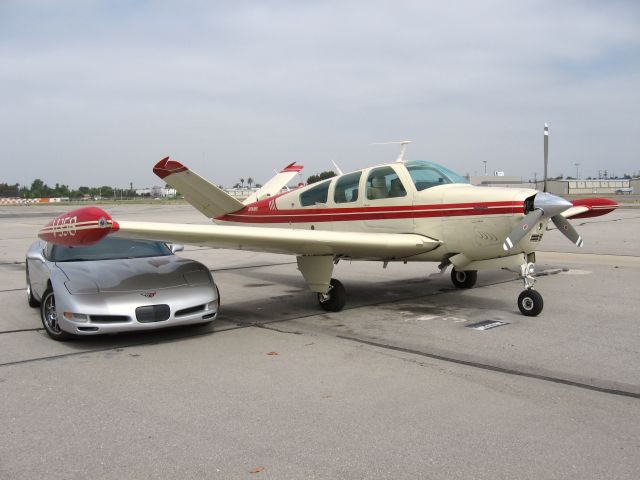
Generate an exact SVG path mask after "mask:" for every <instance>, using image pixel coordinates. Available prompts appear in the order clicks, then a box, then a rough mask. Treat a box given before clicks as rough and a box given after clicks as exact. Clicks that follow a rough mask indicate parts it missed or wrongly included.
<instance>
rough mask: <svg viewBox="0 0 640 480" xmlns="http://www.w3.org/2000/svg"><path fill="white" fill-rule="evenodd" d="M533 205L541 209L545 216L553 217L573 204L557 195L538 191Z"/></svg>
mask: <svg viewBox="0 0 640 480" xmlns="http://www.w3.org/2000/svg"><path fill="white" fill-rule="evenodd" d="M534 207H535V208H536V209H540V210H542V211H543V212H544V215H545V216H546V217H554V216H556V215H558V214H560V213H562V212H564V211H565V210H567V209H568V208H571V207H573V204H572V203H571V202H570V201H568V200H565V199H564V198H562V197H558V196H557V195H553V194H551V193H546V192H538V193H537V194H536V198H535V200H534Z"/></svg>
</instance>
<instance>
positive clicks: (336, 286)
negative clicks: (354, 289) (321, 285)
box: [318, 278, 347, 312]
mask: <svg viewBox="0 0 640 480" xmlns="http://www.w3.org/2000/svg"><path fill="white" fill-rule="evenodd" d="M330 284H331V286H330V287H329V291H328V292H327V293H318V303H320V306H321V307H322V308H323V310H326V311H327V312H339V311H340V310H342V308H343V307H344V304H345V302H346V301H347V293H346V291H345V289H344V286H343V285H342V283H341V282H340V281H339V280H336V279H335V278H332V279H331V282H330Z"/></svg>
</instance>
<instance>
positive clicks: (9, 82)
mask: <svg viewBox="0 0 640 480" xmlns="http://www.w3.org/2000/svg"><path fill="white" fill-rule="evenodd" d="M639 18H640V15H639V11H638V7H637V6H636V4H635V3H634V2H606V3H601V2H593V3H592V2H537V1H536V2H533V1H531V2H507V1H490V2H472V1H455V2H447V3H442V2H397V3H394V4H389V3H388V2H286V1H281V2H269V4H264V3H263V2H215V3H209V2H180V3H179V4H178V3H174V2H133V3H131V2H98V1H96V2H52V3H47V2H44V3H43V2H3V4H2V6H0V19H1V20H0V62H1V63H2V65H3V70H2V72H0V89H1V90H0V92H1V93H0V112H1V114H2V116H1V119H0V129H1V131H2V132H3V133H0V135H2V136H3V138H2V143H3V152H2V155H3V160H2V163H3V164H5V165H8V167H7V168H5V169H4V175H5V177H6V178H3V179H0V181H9V182H16V181H17V182H20V183H27V182H30V181H31V180H32V179H33V177H34V176H35V175H39V176H40V177H41V178H43V179H44V180H45V181H46V182H48V183H55V182H61V183H70V184H72V185H79V184H86V183H91V184H98V183H105V184H113V185H128V183H129V182H130V181H133V182H134V183H135V184H136V185H140V186H143V185H150V184H153V183H158V182H157V181H156V179H155V177H154V176H153V175H152V174H151V166H152V165H153V163H154V162H155V161H157V160H158V159H160V158H162V157H163V156H165V155H166V154H171V155H172V156H174V157H176V158H178V159H179V160H181V161H184V162H185V163H186V164H188V165H190V166H192V167H193V168H194V169H196V170H199V171H200V172H201V173H202V174H203V175H205V176H208V177H210V178H212V179H214V180H215V181H216V182H219V183H223V184H227V185H231V184H233V183H235V182H236V181H237V179H238V178H239V177H240V176H245V177H246V176H252V177H254V178H256V179H257V180H258V181H265V180H267V179H268V177H269V175H270V174H271V172H272V170H273V168H277V167H280V166H282V165H284V164H286V163H288V162H290V161H293V160H297V161H299V162H301V163H304V164H306V165H307V171H308V173H309V174H310V173H313V172H315V171H319V170H324V169H327V168H330V167H331V165H330V160H331V159H335V160H337V161H339V163H341V165H342V166H343V168H344V169H348V168H359V167H363V166H366V165H368V164H370V163H374V162H382V161H386V160H387V159H392V158H394V157H395V154H396V152H395V151H392V150H391V147H371V146H369V143H371V142H374V141H384V140H394V139H404V138H410V139H412V140H413V141H414V143H413V144H412V145H411V147H410V150H409V155H408V156H409V157H411V158H426V159H431V160H435V161H440V162H442V163H446V164H447V165H448V166H450V167H451V168H453V169H455V170H459V171H460V172H461V173H467V172H470V173H473V172H474V171H476V170H480V169H481V168H482V161H483V160H487V161H488V162H489V163H490V165H493V167H491V168H493V169H496V170H505V171H507V173H508V174H517V175H523V176H527V177H528V176H531V175H532V174H533V172H534V171H538V172H540V170H541V169H540V168H539V163H540V160H539V158H540V156H541V153H540V152H541V147H540V144H541V135H540V132H541V129H542V124H543V123H544V121H549V122H550V123H551V126H552V139H553V143H552V146H553V148H554V150H553V151H552V160H553V161H556V162H557V163H555V164H554V165H553V166H552V169H551V170H552V172H555V171H558V170H559V171H563V170H564V171H565V172H569V171H570V170H569V169H570V166H571V165H573V163H574V162H575V161H578V160H576V159H577V158H579V161H580V162H581V163H582V165H583V166H582V167H581V172H584V173H585V174H586V175H588V174H594V173H595V172H596V171H597V170H598V169H599V168H602V164H603V162H607V166H608V167H609V170H612V169H613V170H614V171H616V172H617V173H618V172H619V173H624V172H628V171H632V170H638V169H640V166H638V164H637V160H638V157H637V152H638V151H639V148H638V147H640V143H639V142H640V140H638V138H640V132H639V131H638V129H639V127H637V126H636V124H637V122H635V123H633V122H632V119H634V118H637V117H638V113H639V112H638V105H640V101H639V100H640V98H638V97H639V94H638V89H637V85H638V76H639V74H640V68H639V67H640V65H639V63H640V61H639V58H640V56H639V55H638V51H639V43H640V29H639V28H638V26H639V24H640V21H639ZM25 165H28V166H29V168H25Z"/></svg>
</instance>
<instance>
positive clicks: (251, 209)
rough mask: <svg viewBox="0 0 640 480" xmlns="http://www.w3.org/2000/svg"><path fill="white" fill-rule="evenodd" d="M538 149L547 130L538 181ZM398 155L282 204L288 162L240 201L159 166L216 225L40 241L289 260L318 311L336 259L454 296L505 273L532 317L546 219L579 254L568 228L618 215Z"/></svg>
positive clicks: (286, 196) (77, 232) (56, 229)
mask: <svg viewBox="0 0 640 480" xmlns="http://www.w3.org/2000/svg"><path fill="white" fill-rule="evenodd" d="M547 138H548V130H547V126H546V125H545V179H546V177H547V176H546V164H547ZM405 146H406V142H404V143H403V148H402V151H401V154H400V157H398V159H397V160H396V161H395V162H393V163H389V164H386V165H379V166H374V167H369V168H364V169H362V170H358V171H355V172H351V173H346V174H341V175H339V176H336V177H333V178H331V179H328V180H324V181H321V182H318V183H315V184H312V185H307V186H304V187H301V188H297V189H295V190H291V191H288V192H285V193H281V189H282V188H283V187H284V186H286V185H287V183H288V182H290V181H291V180H292V179H293V178H294V177H295V176H296V175H297V174H298V172H300V171H301V170H302V168H303V167H302V166H301V165H296V164H295V162H294V163H292V164H290V165H288V166H286V167H285V168H284V169H283V170H282V171H281V172H280V173H279V174H277V175H276V176H275V177H274V178H272V179H271V180H270V181H269V182H267V183H266V184H265V185H264V186H263V187H262V188H261V189H260V190H259V191H258V192H257V193H255V194H253V195H252V196H251V197H249V198H247V199H246V200H245V201H243V202H240V201H238V200H236V199H235V198H233V197H231V196H229V195H228V194H227V193H225V192H224V191H222V190H221V189H219V188H218V187H216V186H215V185H213V184H212V183H209V182H208V181H206V180H205V179H203V178H202V177H201V176H199V175H198V174H197V173H195V172H193V171H192V170H190V169H189V168H187V167H186V166H184V165H182V164H181V163H179V162H176V161H174V160H170V159H169V157H167V158H164V159H163V160H161V161H160V162H159V163H158V164H157V165H156V166H155V167H154V169H153V171H154V173H155V174H156V175H158V176H159V177H160V178H161V179H163V180H164V181H165V182H166V183H168V184H169V185H171V186H172V187H174V188H176V189H177V190H179V191H180V192H181V193H183V194H184V197H185V199H186V200H187V201H188V202H189V203H190V204H191V205H193V206H194V207H195V208H196V209H198V210H199V211H200V212H202V213H203V214H204V215H206V216H207V217H208V218H211V219H212V220H213V223H214V225H189V224H168V223H150V222H132V221H116V220H114V219H112V218H111V216H109V215H108V214H107V213H106V212H104V211H103V210H101V209H99V208H97V207H88V208H81V209H78V210H74V211H72V212H69V213H66V214H63V215H61V216H59V217H57V218H56V219H54V220H52V221H51V222H50V223H48V224H47V225H46V226H45V227H44V228H42V230H41V231H40V232H39V237H40V238H41V239H43V240H46V241H49V242H53V243H57V244H62V245H70V246H73V245H86V244H91V243H95V242H98V241H99V240H100V239H102V238H103V237H104V236H106V235H108V234H110V235H117V236H122V237H131V238H147V239H154V240H163V241H166V242H179V243H186V244H192V245H200V246H210V247H215V248H226V249H236V250H251V251H257V252H274V253H286V254H291V255H295V256H296V258H297V263H298V268H299V270H300V271H301V272H302V275H303V277H304V279H305V281H306V282H307V285H308V286H309V288H310V289H311V290H312V291H313V292H316V293H317V295H318V301H319V303H320V305H321V307H322V308H323V309H325V310H327V311H339V310H341V309H342V308H343V306H344V304H345V300H346V293H345V289H344V287H343V285H342V284H341V283H340V282H339V281H338V280H336V279H333V278H332V274H333V268H334V265H335V264H337V263H338V262H339V261H340V260H342V259H348V260H369V261H380V262H384V264H385V266H386V263H387V262H405V263H406V262H438V263H439V267H440V269H441V271H444V269H445V268H446V267H448V266H452V271H451V280H452V282H453V284H454V285H455V286H456V287H458V288H471V287H473V286H474V284H475V283H476V279H477V271H478V270H485V269H498V268H504V269H511V270H515V271H517V272H518V273H519V276H520V277H521V278H522V279H523V281H524V286H525V290H524V291H523V292H522V293H521V294H520V296H519V297H518V307H519V309H520V311H521V312H522V313H523V314H524V315H527V316H536V315H538V314H539V313H540V312H541V311H542V308H543V300H542V296H541V295H540V294H539V293H538V292H537V290H534V289H533V284H534V281H535V279H534V276H533V275H534V263H535V250H536V248H537V247H538V245H540V241H541V240H542V237H543V235H544V233H545V230H546V227H547V223H548V222H549V220H551V221H552V222H553V223H554V224H555V225H556V226H557V227H558V229H559V231H560V232H562V233H563V234H564V235H565V236H566V237H567V238H569V240H571V241H572V242H573V243H575V244H576V245H577V246H578V247H580V246H582V239H581V237H580V236H579V235H578V233H577V232H576V231H575V230H574V228H573V227H572V226H571V225H570V223H569V222H568V221H567V218H585V217H595V216H599V215H604V214H606V213H608V212H611V211H613V210H615V209H616V208H617V206H618V205H617V203H616V202H614V201H611V200H608V199H602V198H590V199H582V200H576V201H574V202H569V201H567V200H565V199H563V198H560V197H558V196H555V195H551V194H549V193H545V192H541V191H538V190H533V189H529V188H502V187H499V188H491V187H478V186H472V185H469V183H468V181H467V180H466V179H465V178H463V177H461V176H459V175H457V174H456V173H454V172H452V171H450V170H448V169H446V168H444V167H442V166H440V165H437V164H435V163H431V162H425V161H404V159H403V155H404V148H405ZM545 183H546V182H545ZM545 190H546V188H545Z"/></svg>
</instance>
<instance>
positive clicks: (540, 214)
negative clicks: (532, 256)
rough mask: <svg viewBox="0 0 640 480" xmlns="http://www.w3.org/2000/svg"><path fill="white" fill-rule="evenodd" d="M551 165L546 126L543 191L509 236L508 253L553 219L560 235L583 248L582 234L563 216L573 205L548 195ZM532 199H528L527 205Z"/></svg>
mask: <svg viewBox="0 0 640 480" xmlns="http://www.w3.org/2000/svg"><path fill="white" fill-rule="evenodd" d="M548 163H549V125H547V124H546V123H545V124H544V184H543V191H542V192H538V193H537V194H536V195H535V197H533V208H532V209H531V210H530V211H529V212H528V213H527V214H526V215H525V217H524V218H523V219H522V220H521V221H520V223H518V225H517V226H516V228H514V229H513V231H512V232H511V233H510V234H509V235H508V236H507V238H506V239H505V241H504V243H503V244H502V248H503V249H504V250H505V251H506V252H508V251H509V250H511V249H512V248H513V247H514V246H515V245H517V244H518V243H519V242H520V240H522V239H523V238H524V237H525V236H526V235H527V234H528V233H529V232H530V230H531V228H532V227H533V226H534V225H535V224H536V223H538V222H539V221H540V220H542V219H547V218H551V221H552V222H553V223H554V224H555V226H556V227H558V230H559V231H560V233H562V234H563V235H564V236H565V237H567V238H568V239H569V240H571V242H573V243H575V244H576V245H577V246H578V247H582V245H583V241H582V237H581V236H580V234H579V233H578V232H577V231H576V229H575V228H573V226H572V225H571V224H570V223H569V221H568V220H567V219H566V218H564V217H563V216H562V212H564V211H565V210H567V209H568V208H570V207H572V206H573V204H572V203H571V202H569V201H567V200H565V199H564V198H560V197H558V196H556V195H552V194H550V193H547V166H548ZM529 200H530V199H528V201H527V203H528V202H529ZM525 210H526V207H525Z"/></svg>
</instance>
